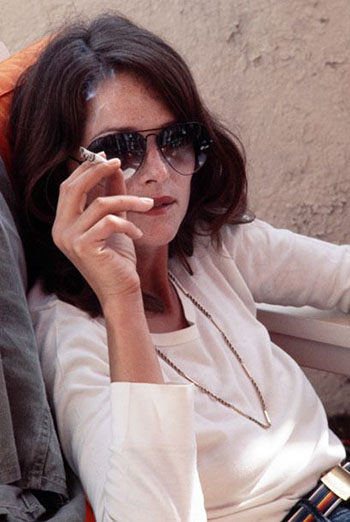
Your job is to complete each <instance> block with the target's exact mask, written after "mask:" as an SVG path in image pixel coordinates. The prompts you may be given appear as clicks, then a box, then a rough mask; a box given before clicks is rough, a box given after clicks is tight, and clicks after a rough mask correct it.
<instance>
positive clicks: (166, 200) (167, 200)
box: [153, 196, 175, 208]
mask: <svg viewBox="0 0 350 522" xmlns="http://www.w3.org/2000/svg"><path fill="white" fill-rule="evenodd" d="M153 201H154V205H153V208H160V207H164V206H167V205H171V204H172V203H174V202H175V199H174V198H172V197H171V196H162V197H160V198H153Z"/></svg>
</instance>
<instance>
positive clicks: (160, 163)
mask: <svg viewBox="0 0 350 522" xmlns="http://www.w3.org/2000/svg"><path fill="white" fill-rule="evenodd" d="M139 176H140V180H142V181H143V182H144V183H152V182H159V181H164V180H165V179H167V178H168V177H169V176H170V166H169V165H168V164H167V163H166V162H165V160H164V158H163V157H162V154H161V152H160V150H159V149H158V146H157V142H156V135H155V134H148V136H147V150H146V154H145V158H144V160H143V163H142V165H141V167H140V169H139Z"/></svg>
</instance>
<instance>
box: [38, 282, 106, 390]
mask: <svg viewBox="0 0 350 522" xmlns="http://www.w3.org/2000/svg"><path fill="white" fill-rule="evenodd" d="M28 302H29V308H30V312H31V315H32V321H33V325H34V330H35V334H36V338H37V344H38V349H39V354H40V360H41V364H42V367H43V372H44V375H45V376H46V378H47V379H48V380H49V381H50V384H51V385H52V384H53V379H54V376H55V374H56V372H57V370H58V369H59V370H60V372H61V373H63V374H65V373H67V372H68V370H69V369H71V368H72V367H74V366H75V365H76V364H77V361H78V360H84V359H86V358H92V359H99V360H100V364H101V365H102V366H103V368H104V367H105V365H106V363H107V361H108V353H107V348H106V347H107V339H106V329H105V325H104V320H103V319H102V318H97V319H94V318H91V317H90V316H89V314H88V313H86V312H84V311H83V310H80V309H79V308H77V307H75V306H73V305H71V304H69V303H65V302H64V301H61V300H60V299H58V298H57V296H55V295H54V294H49V295H48V294H46V293H45V292H44V291H43V289H42V285H41V284H40V283H36V284H35V285H34V287H33V288H32V289H31V291H30V293H29V296H28ZM69 371H70V370H69ZM104 371H105V370H104Z"/></svg>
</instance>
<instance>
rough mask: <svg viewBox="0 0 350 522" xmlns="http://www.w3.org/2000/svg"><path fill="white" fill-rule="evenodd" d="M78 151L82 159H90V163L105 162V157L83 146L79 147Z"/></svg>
mask: <svg viewBox="0 0 350 522" xmlns="http://www.w3.org/2000/svg"><path fill="white" fill-rule="evenodd" d="M79 152H80V157H81V159H82V160H83V161H90V162H91V163H107V160H106V158H104V157H103V156H100V155H99V154H95V153H94V152H91V151H90V150H87V149H85V148H84V147H80V148H79Z"/></svg>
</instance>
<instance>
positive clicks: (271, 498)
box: [30, 220, 350, 522]
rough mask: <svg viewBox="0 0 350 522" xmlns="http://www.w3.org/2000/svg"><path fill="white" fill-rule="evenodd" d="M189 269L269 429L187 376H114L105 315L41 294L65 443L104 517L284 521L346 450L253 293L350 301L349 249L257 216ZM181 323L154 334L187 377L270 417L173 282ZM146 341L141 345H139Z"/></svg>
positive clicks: (41, 326) (324, 303)
mask: <svg viewBox="0 0 350 522" xmlns="http://www.w3.org/2000/svg"><path fill="white" fill-rule="evenodd" d="M190 264H191V267H192V269H193V271H194V275H193V276H190V275H189V274H188V273H187V272H186V271H185V270H184V268H183V267H182V266H180V265H179V264H178V263H176V262H175V261H174V260H171V271H172V273H173V274H174V275H175V276H176V277H177V279H178V280H179V281H180V282H181V284H182V285H183V286H184V288H186V290H188V291H189V292H190V293H191V294H192V295H193V296H194V297H195V298H196V299H197V300H198V301H199V302H200V303H201V304H202V305H203V306H204V307H205V308H206V309H207V310H208V311H209V312H210V313H211V314H212V316H213V317H214V318H215V319H216V320H217V321H218V323H219V324H220V327H221V328H222V329H223V330H224V331H225V333H226V334H227V336H228V337H229V339H230V340H231V342H232V343H233V345H234V346H235V347H236V349H237V350H238V352H239V353H240V355H241V356H242V357H243V359H244V361H245V363H246V365H247V367H248V369H249V370H250V372H251V373H252V375H253V377H254V379H255V380H256V381H257V383H258V385H259V387H260V389H261V391H262V394H263V397H264V399H265V401H266V406H267V409H268V412H269V414H270V417H271V422H272V427H271V428H270V429H267V430H265V429H263V428H261V427H260V426H258V425H257V424H255V423H253V422H252V421H250V420H247V419H246V418H245V417H243V416H242V415H239V414H237V413H236V412H235V411H233V410H230V409H228V408H226V407H225V406H223V405H221V404H220V403H219V402H217V401H214V400H213V399H211V398H210V397H208V396H207V395H206V394H204V393H202V392H201V391H199V390H198V389H197V388H195V387H194V386H193V385H192V384H189V383H187V381H186V380H184V379H183V378H182V377H180V376H179V375H178V374H177V373H176V372H175V371H174V370H172V369H171V368H170V367H169V366H168V365H167V364H166V363H164V362H163V361H161V366H162V370H163V374H164V378H165V382H166V384H163V385H159V384H143V383H113V384H111V383H110V379H109V367H108V349H107V344H106V330H105V326H104V321H103V319H91V318H90V317H89V316H88V315H87V314H86V313H84V312H82V311H80V310H78V309H76V308H75V307H73V306H71V305H69V304H66V303H64V302H61V301H59V300H58V299H57V298H56V297H54V296H45V295H44V294H43V293H42V291H41V290H40V286H39V285H37V286H36V287H34V289H33V290H32V292H31V295H30V306H31V310H32V314H33V320H34V325H35V329H36V334H37V337H38V342H39V349H40V353H41V362H42V367H43V372H44V376H45V380H46V384H47V389H48V393H49V396H50V397H52V398H53V403H54V407H55V411H56V416H57V423H58V430H59V435H60V439H61V442H62V445H63V450H64V452H65V455H66V457H67V458H68V461H69V463H70V464H71V466H72V467H73V469H74V470H75V471H76V472H77V474H78V475H79V476H80V477H81V480H82V483H83V486H84V488H85V491H86V493H87V495H88V497H89V500H90V502H91V504H92V506H93V509H94V512H95V516H96V519H97V521H98V522H107V521H108V522H110V521H118V522H140V521H142V522H168V521H169V522H170V521H171V522H173V521H174V522H175V521H177V522H204V521H206V520H215V521H220V522H221V521H222V522H245V521H249V522H252V521H254V522H257V521H264V522H280V521H281V519H282V518H283V516H284V515H285V514H286V512H287V511H288V510H289V509H290V508H291V507H292V505H293V504H294V503H295V502H296V500H297V498H299V497H300V496H301V495H303V494H304V493H306V492H307V491H308V490H309V489H310V488H312V487H313V486H314V485H315V483H316V482H317V480H318V478H319V476H320V474H321V473H322V472H323V471H325V470H327V469H328V468H330V467H332V466H334V465H335V464H336V463H338V462H339V461H340V460H341V459H342V458H344V456H345V452H344V449H343V447H342V445H341V443H340V442H339V440H338V439H337V438H336V437H335V435H334V434H333V433H332V432H331V431H330V430H329V429H328V426H327V419H326V415H325V412H324V409H323V407H322V405H321V403H320V401H319V399H318V397H317V396H316V394H315V392H314V390H313V388H312V386H311V385H310V384H309V382H308V381H307V379H306V378H305V375H304V373H303V372H302V371H301V370H300V369H299V367H298V366H297V365H296V363H295V362H294V361H293V360H292V359H291V358H290V357H289V356H288V355H287V354H286V353H285V352H283V351H282V350H281V349H280V348H278V347H277V346H276V345H274V344H273V343H272V342H271V341H270V338H269V335H268V332H267V330H266V329H265V328H264V327H263V326H262V325H261V323H259V322H258V321H257V320H256V309H255V301H256V302H267V303H279V304H285V305H293V306H299V305H305V304H307V305H311V306H316V307H319V308H334V307H338V308H339V309H341V310H343V311H349V310H350V247H349V246H341V247H339V246H335V245H331V244H328V243H323V242H320V241H318V240H315V239H310V238H306V237H302V236H298V235H296V234H293V233H291V232H288V231H286V230H276V229H273V228H272V227H270V226H269V225H267V224H265V223H262V222H260V221H257V220H256V221H254V222H253V223H251V224H247V225H239V226H227V227H225V229H224V230H223V246H222V250H221V252H218V251H216V250H215V248H214V247H213V246H211V245H210V243H209V240H204V239H201V240H200V241H198V243H197V245H196V248H195V255H194V256H193V257H192V258H190ZM179 296H180V299H181V301H182V304H183V307H184V312H185V315H186V318H187V320H188V322H189V324H190V326H189V327H187V328H185V329H183V330H180V331H176V332H171V333H164V334H153V335H152V337H153V341H154V343H155V345H156V346H157V347H158V348H159V349H160V350H162V351H163V352H164V353H165V354H166V355H168V357H169V358H170V359H171V360H172V361H174V362H175V364H176V365H177V366H179V367H180V368H181V369H182V370H183V371H184V372H185V373H188V375H189V376H191V377H192V378H193V379H195V380H197V381H198V382H199V383H201V384H203V385H204V386H205V387H207V388H208V389H210V390H211V391H213V392H214V393H215V394H217V395H218V396H220V397H222V398H224V399H226V400H227V401H229V402H231V403H233V404H234V405H235V406H237V407H238V408H240V409H241V410H243V411H244V412H246V413H247V414H249V415H251V416H252V417H254V418H257V419H259V420H261V421H264V418H263V414H262V409H261V404H260V402H259V399H258V397H257V395H256V393H255V392H254V389H253V387H252V384H251V382H250V381H249V379H248V378H247V377H246V375H245V374H244V373H243V371H242V368H241V366H240V364H239V363H238V362H237V360H236V358H235V357H234V356H233V355H232V353H231V352H230V350H229V348H228V347H227V345H226V344H225V343H224V342H223V341H222V337H221V335H220V333H219V332H218V331H217V330H216V329H215V327H214V326H213V325H212V324H211V323H210V321H209V320H208V319H207V318H206V317H205V316H204V315H203V314H202V313H201V312H200V311H199V310H198V309H197V308H196V307H194V305H193V304H192V303H191V302H190V300H189V299H188V298H187V297H185V296H184V295H183V293H182V292H181V291H179ZM140 349H142V346H140Z"/></svg>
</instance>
